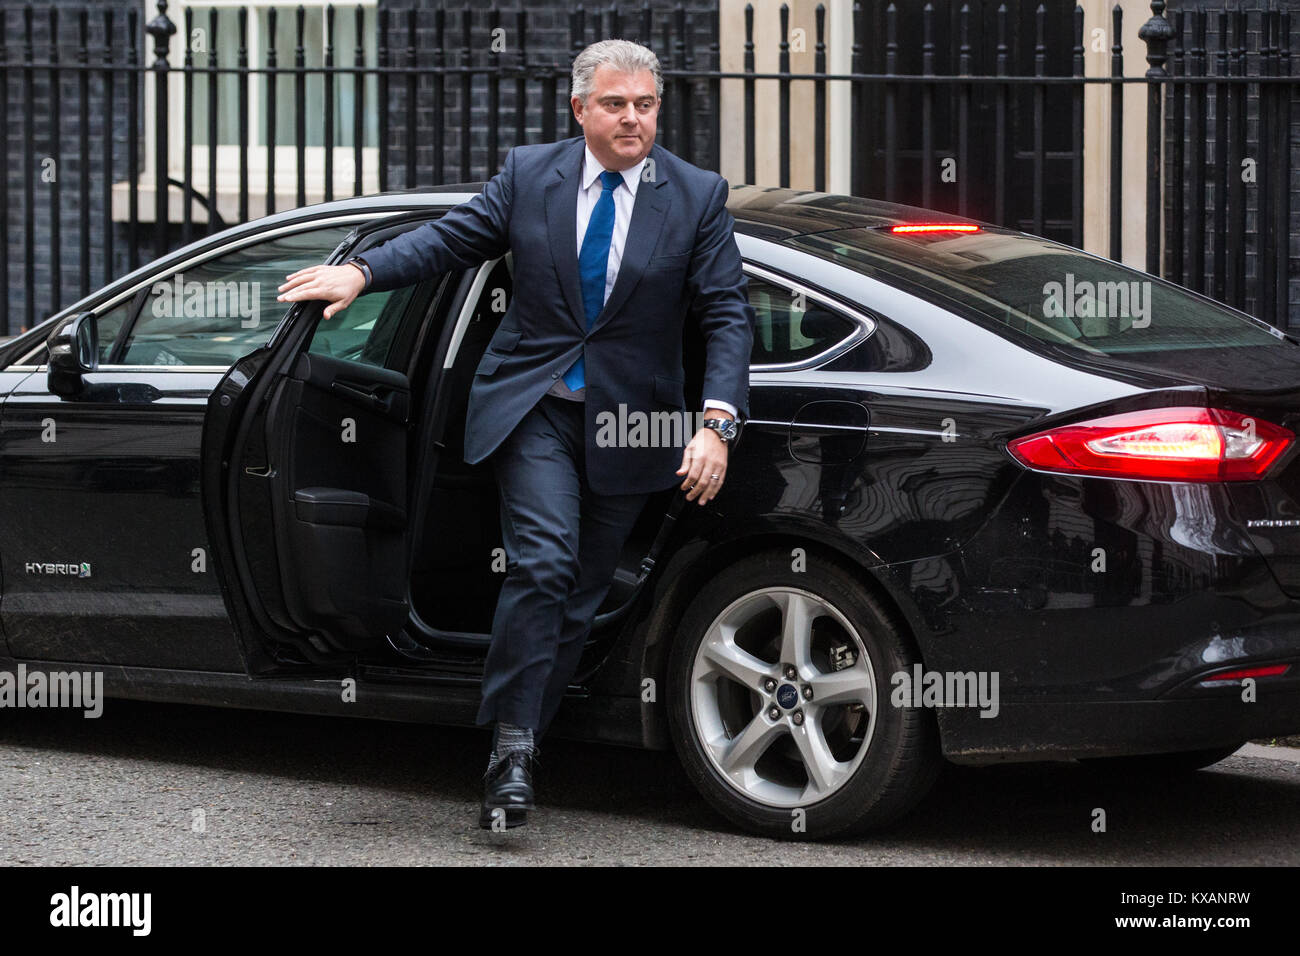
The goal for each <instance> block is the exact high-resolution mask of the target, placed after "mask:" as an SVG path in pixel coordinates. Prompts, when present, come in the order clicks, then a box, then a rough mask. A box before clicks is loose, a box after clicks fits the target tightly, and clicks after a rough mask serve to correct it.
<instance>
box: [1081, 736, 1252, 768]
mask: <svg viewBox="0 0 1300 956" xmlns="http://www.w3.org/2000/svg"><path fill="white" fill-rule="evenodd" d="M1245 743H1246V741H1244V740H1243V741H1242V742H1241V743H1237V744H1228V745H1227V746H1224V747H1207V748H1205V749H1204V750H1180V751H1178V752H1177V753H1171V754H1139V755H1137V756H1132V757H1086V758H1084V759H1083V760H1081V761H1079V762H1080V763H1082V764H1085V765H1087V766H1090V767H1092V769H1094V770H1100V771H1104V772H1106V773H1116V774H1123V775H1125V776H1136V775H1139V774H1148V775H1153V776H1154V775H1161V776H1163V775H1166V774H1171V773H1192V772H1193V771H1196V770H1203V769H1205V768H1206V767H1209V766H1211V765H1212V764H1216V763H1218V762H1219V761H1220V760H1223V759H1224V758H1225V757H1230V756H1232V755H1233V754H1235V753H1236V752H1237V751H1238V750H1240V749H1241V748H1242V747H1243V746H1245Z"/></svg>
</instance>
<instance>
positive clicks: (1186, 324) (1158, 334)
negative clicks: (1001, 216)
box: [787, 229, 1280, 355]
mask: <svg viewBox="0 0 1300 956" xmlns="http://www.w3.org/2000/svg"><path fill="white" fill-rule="evenodd" d="M787 243H788V244H789V245H793V246H799V247H801V248H803V249H805V250H807V251H808V252H812V253H814V254H816V255H819V256H822V257H824V258H829V259H831V260H833V261H835V262H837V263H839V264H841V265H844V266H846V267H848V268H851V269H853V270H855V271H857V272H861V273H863V274H865V275H869V276H871V277H872V278H876V279H879V280H880V281H882V282H885V283H887V284H889V285H892V286H896V287H897V288H900V289H902V290H904V291H906V292H911V293H913V294H915V295H917V296H918V297H919V298H922V299H926V300H927V301H930V302H934V303H935V304H937V305H941V306H943V307H945V308H951V309H952V310H953V311H954V312H957V313H958V314H962V315H965V316H968V317H970V318H972V319H974V320H975V321H977V322H979V323H980V324H984V325H990V326H994V327H1001V328H1003V329H1006V330H1010V331H1013V332H1015V333H1019V334H1022V335H1026V336H1031V337H1032V338H1035V339H1038V340H1040V341H1042V342H1047V343H1051V344H1053V345H1057V346H1066V347H1068V348H1073V349H1076V350H1078V351H1079V352H1081V353H1084V354H1089V353H1091V354H1094V355H1095V354H1102V355H1123V354H1125V353H1137V352H1146V353H1151V352H1167V351H1173V350H1182V349H1215V348H1240V347H1248V346H1260V345H1269V346H1276V345H1277V344H1278V341H1279V338H1280V335H1279V334H1278V333H1277V332H1276V331H1275V330H1273V329H1272V328H1271V327H1270V326H1268V325H1267V324H1265V323H1263V322H1259V321H1257V320H1255V319H1252V318H1250V317H1249V316H1245V315H1243V314H1241V313H1238V312H1234V311H1232V310H1231V309H1229V308H1227V307H1226V306H1222V305H1219V304H1217V303H1215V302H1212V301H1210V300H1208V299H1203V298H1200V297H1199V296H1197V295H1195V294H1193V293H1191V292H1188V291H1187V290H1185V289H1182V288H1181V287H1179V286H1176V285H1174V284H1172V283H1169V282H1165V281H1163V280H1161V279H1157V278H1155V277H1153V276H1151V275H1149V274H1147V273H1145V272H1139V271H1137V270H1136V269H1129V268H1127V267H1125V266H1123V265H1120V264H1119V263H1116V262H1111V261H1109V260H1107V259H1101V258H1097V257H1094V256H1089V255H1086V254H1084V253H1082V252H1079V251H1078V250H1076V249H1072V248H1071V247H1069V246H1065V245H1061V244H1059V243H1055V242H1050V241H1048V240H1046V239H1038V238H1034V237H1031V236H1020V235H1016V234H1014V233H1010V232H1008V231H1002V230H993V229H985V230H982V231H981V232H978V233H974V234H969V235H965V234H960V235H952V234H946V233H937V234H933V235H925V236H896V235H893V234H891V233H889V232H887V231H884V230H879V229H848V230H841V231H837V232H828V233H821V234H817V235H808V236H799V237H796V238H794V239H789V240H787Z"/></svg>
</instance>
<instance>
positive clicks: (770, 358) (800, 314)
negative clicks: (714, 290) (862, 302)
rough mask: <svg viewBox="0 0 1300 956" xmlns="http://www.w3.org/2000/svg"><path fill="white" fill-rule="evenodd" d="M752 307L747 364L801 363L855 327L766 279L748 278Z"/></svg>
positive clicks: (809, 300) (845, 319) (850, 333)
mask: <svg viewBox="0 0 1300 956" xmlns="http://www.w3.org/2000/svg"><path fill="white" fill-rule="evenodd" d="M746 281H747V282H748V284H749V304H750V305H751V306H753V307H754V348H753V351H752V352H751V354H750V364H751V365H784V364H786V363H789V362H803V361H806V360H808V359H810V358H813V357H814V356H816V355H820V354H821V353H822V352H825V351H826V350H827V349H830V348H832V347H833V346H835V345H838V344H839V343H840V342H843V341H844V340H845V339H846V338H848V337H849V336H850V335H852V334H853V332H854V330H855V329H856V328H857V326H856V325H855V324H854V323H853V322H852V321H851V320H850V319H847V318H845V317H844V316H842V315H840V314H838V313H836V312H832V311H831V310H830V309H828V308H826V307H825V306H824V305H822V304H821V303H820V302H817V301H815V300H813V299H810V298H808V296H806V295H804V294H803V293H800V292H798V291H796V290H793V289H787V288H783V287H782V286H779V285H776V284H774V283H772V282H768V281H767V280H766V279H760V278H757V277H756V276H748V277H747V278H746Z"/></svg>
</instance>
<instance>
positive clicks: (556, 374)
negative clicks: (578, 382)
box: [551, 372, 560, 378]
mask: <svg viewBox="0 0 1300 956" xmlns="http://www.w3.org/2000/svg"><path fill="white" fill-rule="evenodd" d="M559 377H560V373H559V372H552V373H551V378H559Z"/></svg>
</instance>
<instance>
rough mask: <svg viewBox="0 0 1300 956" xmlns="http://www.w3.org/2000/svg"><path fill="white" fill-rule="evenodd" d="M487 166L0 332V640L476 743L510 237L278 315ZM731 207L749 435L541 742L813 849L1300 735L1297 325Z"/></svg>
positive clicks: (157, 696) (498, 555)
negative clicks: (1121, 766)
mask: <svg viewBox="0 0 1300 956" xmlns="http://www.w3.org/2000/svg"><path fill="white" fill-rule="evenodd" d="M478 188H479V187H478V186H476V185H468V186H450V187H445V188H442V189H437V190H429V191H420V192H405V193H387V194H383V195H379V196H370V197H361V198H355V199H349V200H344V201H339V202H331V203H325V204H322V205H316V206H311V207H308V208H304V209H298V210H295V211H292V212H287V213H282V214H279V215H275V216H271V217H269V218H266V219H262V220H259V221H257V222H253V223H250V224H247V225H244V226H239V227H235V228H232V229H228V230H226V231H223V232H220V233H218V234H216V235H213V236H211V237H208V238H205V239H203V240H200V241H199V242H196V243H194V244H192V245H189V246H187V247H186V248H183V249H181V250H178V251H177V252H174V253H172V254H170V255H168V256H166V257H165V258H163V259H160V260H158V261H157V262H154V263H151V264H150V265H147V266H145V267H144V268H142V269H139V270H137V271H135V272H133V273H131V274H130V275H128V276H126V277H124V278H122V279H120V280H119V281H117V282H114V283H113V284H112V285H110V286H109V287H107V288H106V289H104V290H102V291H101V292H99V293H97V294H95V295H93V296H91V297H89V298H87V299H85V300H84V301H82V302H79V303H77V304H76V305H74V306H72V307H70V308H68V309H66V310H65V311H64V312H62V313H60V314H59V315H56V316H54V317H52V318H51V319H49V320H48V321H46V322H44V323H42V324H41V325H39V326H37V327H36V328H34V329H32V330H30V331H29V332H27V333H26V334H23V335H21V336H19V337H17V338H15V339H14V340H12V341H10V342H8V343H6V344H5V345H3V346H0V396H2V397H3V404H2V405H0V456H2V457H0V572H2V573H3V596H2V599H0V625H2V626H3V633H4V639H5V642H6V645H7V653H8V658H7V659H6V661H4V662H0V663H3V664H4V666H6V667H8V668H10V669H13V668H15V667H17V666H18V665H19V664H20V663H23V664H25V665H26V667H27V668H28V669H29V670H31V669H34V668H38V667H43V668H47V669H49V670H67V669H70V668H74V667H76V668H89V669H93V670H97V671H103V673H104V675H105V685H106V690H107V692H108V693H109V694H110V695H112V696H119V697H128V698H137V699H144V700H156V701H183V702H190V703H199V704H212V705H220V706H231V707H247V708H265V709H278V710H291V711H299V712H304V713H319V714H341V715H349V716H368V717H377V718H386V719H394V720H405V721H426V722H438V723H448V724H463V725H471V724H472V723H473V720H474V715H475V711H476V708H477V704H478V699H479V679H480V675H481V668H482V661H483V657H484V653H485V649H486V647H487V643H488V639H489V638H488V634H489V631H490V625H491V619H492V612H493V608H494V602H495V597H496V594H497V592H498V589H499V587H500V581H501V578H502V571H503V570H504V557H503V553H502V551H501V531H500V523H499V520H500V519H499V514H498V508H497V493H496V489H495V485H494V482H493V478H492V473H491V471H490V469H489V468H487V467H485V466H474V467H470V466H468V465H466V464H465V462H464V459H463V455H462V451H463V439H464V423H465V412H466V402H467V398H468V393H469V386H470V382H471V380H472V377H473V375H474V371H475V368H476V367H477V366H478V365H479V362H480V359H481V358H482V355H483V352H484V351H485V349H486V348H487V346H488V342H489V340H490V339H491V338H492V335H493V332H494V330H495V328H496V326H497V324H498V323H499V321H500V319H501V316H502V314H503V313H504V312H505V308H506V305H507V304H508V302H509V297H510V296H511V295H512V294H513V293H514V291H515V290H513V289H512V287H511V258H510V257H509V256H506V257H505V258H504V259H500V260H496V261H492V262H488V263H485V264H483V265H482V267H481V268H476V269H472V270H469V271H456V272H452V273H448V274H446V275H437V276H430V277H429V278H428V279H427V280H425V281H423V282H421V283H419V284H417V285H413V286H409V287H406V288H403V289H398V290H395V291H391V292H384V293H377V294H371V295H366V296H363V297H362V298H360V299H358V300H357V301H356V302H355V303H354V304H353V305H352V306H351V307H349V308H348V309H346V310H345V311H344V312H342V313H340V314H339V315H337V316H335V317H334V318H333V319H332V320H331V321H330V322H328V323H326V322H322V321H321V320H320V316H321V304H320V303H301V304H298V305H296V306H294V307H293V308H290V309H289V310H288V311H287V312H285V311H284V309H283V304H281V305H280V306H279V307H277V306H276V304H275V297H276V295H277V291H276V290H277V287H278V286H279V285H280V284H281V283H282V282H283V280H284V276H285V275H287V274H288V273H290V272H293V271H295V270H296V269H298V268H301V267H304V266H307V265H310V264H314V263H317V262H321V261H329V262H333V263H337V262H341V261H343V260H344V259H345V258H346V257H348V256H350V255H352V254H354V253H357V252H361V251H363V250H364V249H366V248H367V247H369V246H372V245H374V244H376V243H379V242H383V241H384V240H386V239H388V238H390V237H392V236H394V235H396V234H398V233H400V232H402V231H404V230H408V229H412V228H415V227H416V226H418V225H419V224H420V223H422V222H425V221H428V220H430V219H436V218H437V217H438V216H439V215H441V214H442V213H444V212H445V211H446V210H447V209H448V208H450V207H451V206H453V205H454V204H457V203H460V202H463V201H466V200H467V199H469V198H470V197H471V196H473V195H474V193H475V192H476V190H477V189H478ZM730 210H731V212H732V214H733V215H734V216H735V219H736V240H737V243H738V245H739V248H740V251H741V254H742V256H743V257H744V260H745V270H746V273H747V277H748V289H749V297H750V300H751V302H752V303H753V306H754V309H755V313H756V316H757V327H756V329H755V337H754V353H753V362H752V369H751V390H750V408H751V412H752V418H751V420H749V421H748V422H747V423H746V424H745V426H744V429H743V433H742V435H741V439H740V441H739V444H738V445H737V446H736V447H735V449H734V451H733V453H732V461H731V465H730V467H729V469H728V479H729V480H728V482H727V485H726V487H725V488H724V489H723V491H722V493H721V494H720V495H719V496H718V497H717V499H716V500H715V501H714V502H712V503H711V504H710V505H708V506H707V507H703V508H701V507H698V506H695V505H693V504H687V505H685V506H682V504H681V501H680V497H679V495H680V493H679V492H677V491H676V490H670V491H667V492H664V493H663V494H661V495H658V496H655V497H653V498H652V499H651V503H650V505H649V506H647V508H646V510H645V512H644V513H643V515H642V516H641V519H640V521H639V523H638V526H637V529H636V531H635V532H634V533H633V535H632V537H631V539H630V541H629V543H628V547H627V549H626V551H625V553H624V554H623V557H622V561H621V563H620V567H619V568H618V572H617V575H616V580H615V584H614V586H613V588H612V590H611V592H610V595H609V597H608V599H607V601H606V604H605V606H604V607H602V610H601V615H600V617H599V618H598V620H597V623H596V627H595V629H594V630H593V634H592V638H591V641H590V644H589V646H588V648H587V652H586V656H585V658H584V663H583V666H582V668H581V669H580V671H579V674H578V676H577V678H576V682H575V684H574V685H573V686H572V687H571V689H570V690H571V693H570V694H569V698H568V699H567V700H566V702H565V705H564V707H563V708H562V709H561V711H560V714H559V717H558V718H557V720H556V722H555V724H554V726H553V729H552V731H551V733H552V734H554V735H558V736H566V737H577V738H585V739H591V740H602V741H608V742H614V743H620V744H626V745H631V746H637V747H649V748H668V747H673V748H675V749H676V751H677V752H678V754H679V755H680V757H681V760H682V762H683V764H684V766H685V768H686V770H687V772H688V773H689V775H690V777H691V778H692V780H694V782H695V783H696V784H697V785H698V786H699V789H700V791H701V793H702V794H703V795H704V796H705V797H706V798H707V799H708V800H709V802H710V803H712V804H713V805H714V806H715V807H716V808H718V809H719V810H720V811H721V812H722V813H724V814H725V815H726V816H727V817H729V818H730V819H731V820H733V821H735V822H736V823H738V824H739V825H741V826H743V827H745V828H748V829H752V830H754V831H757V832H761V833H768V834H772V835H776V836H789V835H796V836H798V835H806V836H819V835H829V834H835V833H841V832H846V831H849V830H856V829H862V828H866V827H870V826H878V825H881V824H884V823H886V822H888V821H890V820H892V819H895V818H897V817H898V816H899V815H901V814H902V813H904V812H905V811H906V810H907V809H908V808H910V807H911V806H913V805H914V804H915V802H916V801H917V800H918V799H919V798H920V797H921V796H922V795H923V794H924V793H925V791H926V788H927V787H928V786H929V785H930V783H931V781H932V780H933V778H934V776H935V774H936V772H937V769H938V768H939V766H940V764H941V762H942V760H943V759H944V758H946V759H948V760H952V761H959V762H989V761H1000V760H1043V759H1059V758H1077V759H1089V758H1117V757H1118V758H1123V757H1132V756H1133V755H1148V756H1146V757H1145V758H1144V759H1143V766H1144V767H1145V768H1147V769H1152V768H1161V767H1163V768H1167V769H1168V770H1169V771H1171V772H1172V771H1174V770H1177V769H1184V768H1191V767H1197V766H1203V765H1206V764H1208V763H1211V762H1213V761H1215V760H1217V759H1220V758H1221V757H1223V756H1225V755H1226V754H1228V753H1230V752H1231V751H1232V750H1233V749H1235V748H1236V747H1237V746H1239V745H1240V744H1241V743H1242V742H1244V741H1245V740H1247V739H1249V738H1252V737H1258V736H1264V735H1280V734H1287V733H1294V732H1297V731H1300V666H1297V665H1300V464H1296V460H1295V459H1296V456H1297V454H1300V452H1297V442H1296V433H1297V428H1298V427H1300V346H1297V344H1296V343H1295V342H1293V341H1292V340H1290V339H1289V338H1288V337H1286V336H1285V335H1283V334H1282V333H1279V332H1277V331H1275V330H1274V329H1272V328H1271V327H1269V326H1267V325H1265V324H1263V323H1261V322H1259V321H1256V320H1254V319H1252V318H1250V317H1249V316H1247V315H1245V314H1242V313H1239V312H1236V311H1234V310H1232V309H1229V308H1227V307H1226V306H1223V305H1220V304H1218V303H1215V302H1213V301H1211V300H1209V299H1206V298H1203V297H1201V296H1199V295H1196V294H1194V293H1191V292H1188V291H1186V290H1184V289H1181V288H1179V287H1177V286H1174V285H1171V284H1169V283H1166V282H1163V281H1161V280H1159V279H1156V278H1153V277H1151V276H1148V275H1146V274H1144V273H1141V272H1136V271H1133V270H1131V269H1127V268H1125V267H1123V266H1121V265H1118V264H1116V263H1113V262H1111V261H1108V260H1105V259H1101V258H1098V257H1094V256H1091V255H1087V254H1085V253H1083V252H1080V251H1078V250H1076V249H1073V248H1070V247H1067V246H1063V245H1060V244H1057V243H1054V242H1050V241H1047V240H1044V239H1040V238H1036V237H1033V236H1029V235H1025V234H1022V233H1018V232H1015V231H1012V230H1009V229H1003V228H999V227H996V226H992V225H987V224H984V223H976V222H971V221H966V220H958V219H955V218H954V217H951V216H944V215H938V214H935V213H932V212H928V211H926V210H920V209H915V208H909V207H904V206H897V205H890V204H885V203H879V202H873V201H869V200H865V199H858V198H851V197H846V196H836V195H828V194H822V193H812V192H799V191H791V190H782V189H763V188H758V187H753V186H735V187H733V188H732V190H731V198H730ZM519 292H520V293H521V294H527V290H519ZM688 339H689V341H688V342H686V343H685V345H686V348H685V352H684V354H686V355H687V356H688V359H687V363H686V364H687V368H686V369H685V372H686V377H687V381H688V382H694V383H695V385H696V391H695V392H694V393H693V394H692V393H691V390H690V388H688V394H687V407H688V408H697V407H698V403H699V398H700V396H699V392H698V383H699V380H700V378H701V375H700V372H701V367H700V361H701V356H702V354H703V353H702V349H701V347H700V345H701V343H700V341H699V337H698V332H695V331H691V332H688Z"/></svg>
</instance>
